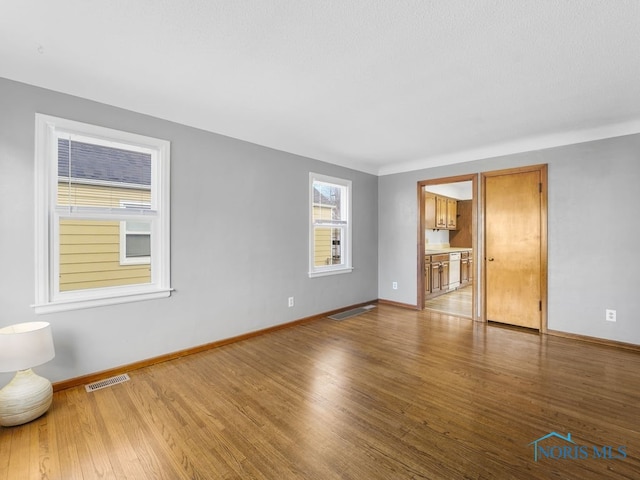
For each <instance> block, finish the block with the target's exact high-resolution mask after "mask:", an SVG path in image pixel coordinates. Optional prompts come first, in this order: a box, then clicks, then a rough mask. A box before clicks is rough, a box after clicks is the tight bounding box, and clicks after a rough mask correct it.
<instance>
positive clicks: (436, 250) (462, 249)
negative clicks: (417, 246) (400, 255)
mask: <svg viewBox="0 0 640 480" xmlns="http://www.w3.org/2000/svg"><path fill="white" fill-rule="evenodd" d="M471 250H472V248H465V247H447V248H434V249H433V250H431V249H428V248H427V249H425V251H424V254H425V255H438V254H441V253H453V252H470V251H471Z"/></svg>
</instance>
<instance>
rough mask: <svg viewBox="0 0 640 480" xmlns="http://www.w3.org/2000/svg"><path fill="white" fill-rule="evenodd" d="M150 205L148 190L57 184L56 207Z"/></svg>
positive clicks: (149, 192)
mask: <svg viewBox="0 0 640 480" xmlns="http://www.w3.org/2000/svg"><path fill="white" fill-rule="evenodd" d="M121 201H124V202H129V203H146V204H148V203H150V202H151V191H150V190H149V189H137V188H121V187H108V186H100V185H84V184H81V183H72V184H71V185H69V184H68V183H65V182H59V183H58V205H87V206H100V207H119V206H120V202H121Z"/></svg>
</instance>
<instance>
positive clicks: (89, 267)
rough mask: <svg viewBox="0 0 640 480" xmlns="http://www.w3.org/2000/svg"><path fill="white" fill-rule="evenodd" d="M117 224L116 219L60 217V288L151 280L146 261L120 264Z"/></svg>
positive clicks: (94, 286) (126, 283)
mask: <svg viewBox="0 0 640 480" xmlns="http://www.w3.org/2000/svg"><path fill="white" fill-rule="evenodd" d="M120 225H121V222H119V221H103V220H82V219H61V220H60V225H59V226H60V257H59V259H58V260H59V269H60V271H59V279H60V291H61V292H67V291H72V290H84V289H89V288H101V287H113V286H119V285H134V284H143V283H150V282H151V265H150V264H148V263H147V264H141V265H121V264H120ZM146 237H147V240H148V239H149V235H146Z"/></svg>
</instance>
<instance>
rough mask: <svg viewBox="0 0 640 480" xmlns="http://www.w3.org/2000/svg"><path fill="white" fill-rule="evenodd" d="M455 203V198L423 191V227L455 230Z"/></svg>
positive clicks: (456, 203) (456, 202)
mask: <svg viewBox="0 0 640 480" xmlns="http://www.w3.org/2000/svg"><path fill="white" fill-rule="evenodd" d="M457 205H458V201H457V200H456V199H455V198H449V197H443V196H442V195H436V194H435V193H431V192H424V221H425V228H431V229H433V230H455V229H456V228H457Z"/></svg>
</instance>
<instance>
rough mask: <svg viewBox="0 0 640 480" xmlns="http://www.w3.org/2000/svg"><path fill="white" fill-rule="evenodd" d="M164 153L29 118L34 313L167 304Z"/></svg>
mask: <svg viewBox="0 0 640 480" xmlns="http://www.w3.org/2000/svg"><path fill="white" fill-rule="evenodd" d="M169 151H170V144H169V142H168V141H166V140H160V139H156V138H151V137H145V136H142V135H137V134H133V133H128V132H123V131H119V130H113V129H108V128H104V127H98V126H95V125H90V124H85V123H80V122H76V121H72V120H67V119H63V118H57V117H52V116H49V115H41V114H36V158H35V181H36V184H35V190H36V262H35V263H36V302H35V305H34V307H35V311H36V313H49V312H55V311H63V310H71V309H77V308H88V307H94V306H99V305H109V304H114V303H123V302H130V301H136V300H146V299H152V298H161V297H166V296H169V294H170V291H171V288H170V283H169V281H170V272H169V267H170V262H169V260H170V259H169V252H170V245H169V241H170V235H169Z"/></svg>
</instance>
